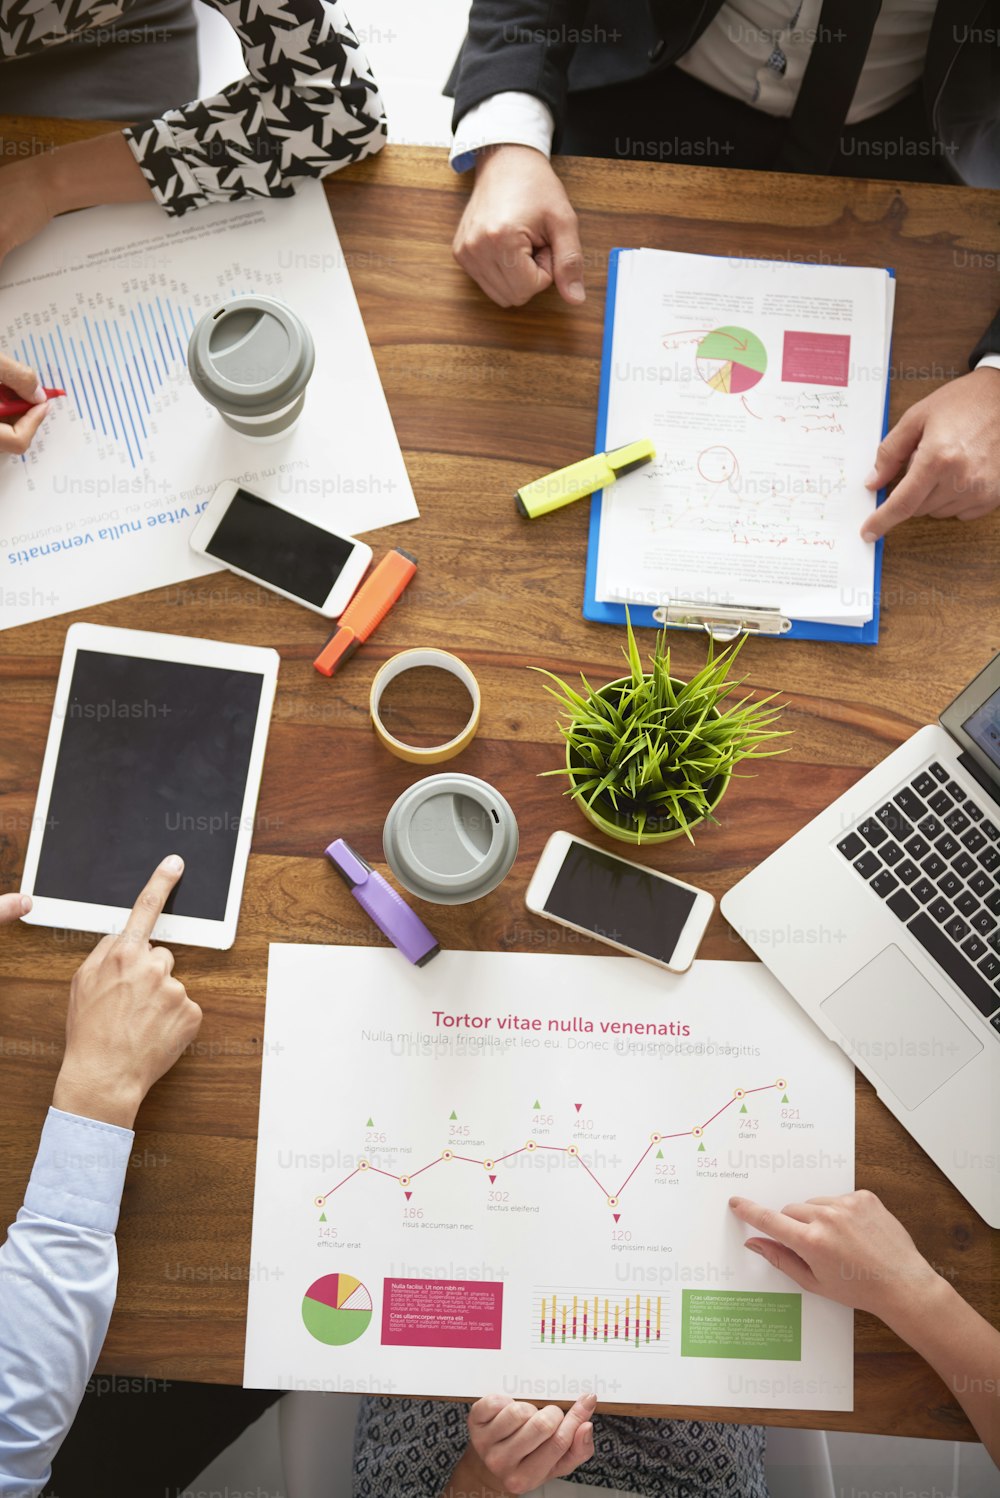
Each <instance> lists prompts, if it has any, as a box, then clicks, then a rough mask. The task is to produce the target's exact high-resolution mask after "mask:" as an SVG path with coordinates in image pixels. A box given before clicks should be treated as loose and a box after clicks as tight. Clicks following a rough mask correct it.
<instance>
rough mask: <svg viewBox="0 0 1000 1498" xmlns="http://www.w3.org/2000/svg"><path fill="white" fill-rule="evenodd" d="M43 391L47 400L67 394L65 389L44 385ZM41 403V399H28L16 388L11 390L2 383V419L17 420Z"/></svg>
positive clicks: (0, 396)
mask: <svg viewBox="0 0 1000 1498" xmlns="http://www.w3.org/2000/svg"><path fill="white" fill-rule="evenodd" d="M42 393H43V395H44V396H45V399H46V400H47V401H48V400H53V399H54V398H55V397H56V396H57V395H65V394H66V392H65V390H49V389H45V388H44V387H43V391H42ZM40 404H41V402H40V401H26V400H25V399H24V397H23V396H20V395H18V393H17V391H16V390H11V388H10V386H9V385H0V421H17V419H18V417H19V416H23V415H24V414H25V412H27V411H30V410H31V409H32V407H33V406H35V405H40Z"/></svg>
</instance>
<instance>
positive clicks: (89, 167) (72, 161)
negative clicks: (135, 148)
mask: <svg viewBox="0 0 1000 1498" xmlns="http://www.w3.org/2000/svg"><path fill="white" fill-rule="evenodd" d="M24 165H25V166H31V167H34V168H35V169H36V170H38V171H40V172H41V173H42V177H43V190H44V191H45V193H46V196H47V198H48V200H49V203H50V206H51V210H52V214H53V216H55V214H57V213H68V212H69V211H70V210H71V209H74V208H94V207H96V206H97V205H98V204H99V203H142V202H147V201H148V200H149V199H150V198H151V197H152V193H151V192H150V189H149V186H148V184H147V182H146V179H145V177H144V176H143V175H142V172H141V171H140V170H139V166H138V163H137V162H136V159H135V157H134V156H133V155H132V152H131V151H130V150H129V146H128V142H127V141H126V139H125V137H124V135H122V133H121V131H120V130H115V131H112V132H110V133H109V134H108V135H95V136H94V137H93V138H92V139H91V140H78V141H74V142H73V143H72V144H71V145H68V146H59V147H58V148H57V149H56V150H55V151H51V152H49V154H48V155H46V156H38V157H35V158H34V160H32V161H31V162H25V163H24ZM11 170H16V167H12V168H11Z"/></svg>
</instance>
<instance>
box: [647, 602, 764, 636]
mask: <svg viewBox="0 0 1000 1498" xmlns="http://www.w3.org/2000/svg"><path fill="white" fill-rule="evenodd" d="M653 618H654V619H655V620H656V622H657V624H668V625H671V626H672V627H673V628H674V629H703V630H704V631H705V633H706V634H708V635H711V637H712V639H713V640H716V641H717V642H718V643H719V644H720V645H728V644H729V643H730V641H732V640H735V639H736V637H737V635H740V634H748V635H786V634H787V633H788V631H789V630H790V629H791V627H792V621H791V619H788V618H786V617H785V615H784V614H782V613H781V612H780V611H779V610H778V609H766V608H751V607H749V606H744V605H741V604H716V605H715V606H714V607H713V608H705V607H703V606H702V605H700V604H696V603H679V602H678V603H668V604H664V605H663V606H662V607H661V608H658V609H654V610H653Z"/></svg>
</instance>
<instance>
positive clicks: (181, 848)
mask: <svg viewBox="0 0 1000 1498" xmlns="http://www.w3.org/2000/svg"><path fill="white" fill-rule="evenodd" d="M277 676H278V655H277V652H276V651H274V650H261V649H257V648H255V647H253V646H250V645H226V644H222V643H220V642H218V641H216V640H195V639H189V638H187V637H186V636H183V635H157V634H146V633H145V632H144V631H142V630H136V629H106V628H104V627H103V626H101V625H98V624H74V625H72V626H71V627H70V629H69V630H68V631H67V634H66V646H65V651H64V654H63V660H62V666H61V668H60V671H59V681H58V684H57V686H56V700H55V705H54V707H53V709H52V722H51V724H50V725H49V739H48V743H47V744H46V746H45V759H44V761H43V763H42V775H41V782H40V784H39V787H38V800H37V802H36V805H35V817H34V821H33V822H32V830H31V836H30V838H29V841H28V852H27V856H26V859H25V865H24V878H23V879H22V881H21V892H22V894H27V895H31V897H32V899H33V901H34V905H33V907H32V909H31V912H30V914H29V915H27V916H24V917H23V918H22V919H24V920H25V921H27V922H28V923H29V924H31V925H36V926H68V927H73V928H75V929H77V930H80V931H103V932H108V931H120V930H121V929H122V927H123V926H124V924H125V921H126V919H127V917H128V914H129V911H130V910H131V908H132V905H133V904H134V902H135V898H136V896H137V895H138V893H139V891H140V890H141V889H142V887H143V886H144V885H145V884H146V882H147V880H148V879H149V876H150V875H151V874H152V872H153V870H154V869H155V868H156V866H157V864H158V863H159V862H160V861H161V859H163V858H165V857H166V855H167V854H168V853H179V854H180V855H181V857H182V858H183V859H184V864H185V868H184V874H183V876H182V878H181V880H180V882H179V883H178V885H177V887H176V889H175V890H173V892H172V893H171V896H170V898H169V900H168V901H167V904H166V907H165V909H164V913H163V915H162V916H161V917H160V919H159V921H157V923H156V929H155V931H154V932H153V936H154V939H156V940H159V941H168V942H183V943H190V944H191V945H193V946H201V947H217V948H226V947H231V946H232V944H233V942H234V941H235V939H236V922H237V919H238V917H239V908H240V898H241V896H242V893H243V880H244V877H245V874H246V866H247V859H248V858H249V856H250V841H251V836H252V833H253V822H254V815H255V812H256V807H257V792H258V790H259V788H260V776H261V769H262V767H263V763H264V746H265V744H266V742H267V730H268V725H269V723H270V718H271V707H272V705H273V702H274V691H275V685H276V682H277Z"/></svg>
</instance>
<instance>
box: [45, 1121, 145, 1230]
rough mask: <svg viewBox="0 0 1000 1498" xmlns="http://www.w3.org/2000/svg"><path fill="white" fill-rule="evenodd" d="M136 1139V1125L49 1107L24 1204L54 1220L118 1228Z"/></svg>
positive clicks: (108, 1228)
mask: <svg viewBox="0 0 1000 1498" xmlns="http://www.w3.org/2000/svg"><path fill="white" fill-rule="evenodd" d="M134 1139H135V1135H134V1134H133V1132H132V1130H131V1129H120V1128H118V1127H117V1125H116V1124H108V1123H100V1122H99V1121H98V1120H97V1119H96V1118H80V1117H78V1115H77V1114H75V1113H63V1112H62V1110H61V1109H59V1108H50V1109H49V1112H48V1117H47V1118H46V1120H45V1127H44V1128H43V1129H42V1137H41V1140H40V1141H39V1145H38V1154H37V1155H36V1156H35V1165H34V1169H33V1170H32V1172H31V1180H30V1181H29V1182H28V1189H27V1191H26V1192H25V1195H24V1205H25V1207H27V1208H28V1210H29V1211H31V1212H35V1213H37V1214H38V1216H39V1217H48V1218H50V1219H51V1220H53V1221H55V1222H64V1223H69V1224H72V1225H73V1226H75V1227H81V1228H93V1229H94V1230H95V1231H97V1232H100V1233H113V1232H114V1231H115V1228H116V1227H117V1226H118V1211H119V1208H120V1207H121V1199H122V1191H123V1189H124V1186H125V1171H126V1169H127V1167H128V1162H129V1156H130V1155H131V1153H132V1141H133V1140H134Z"/></svg>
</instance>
